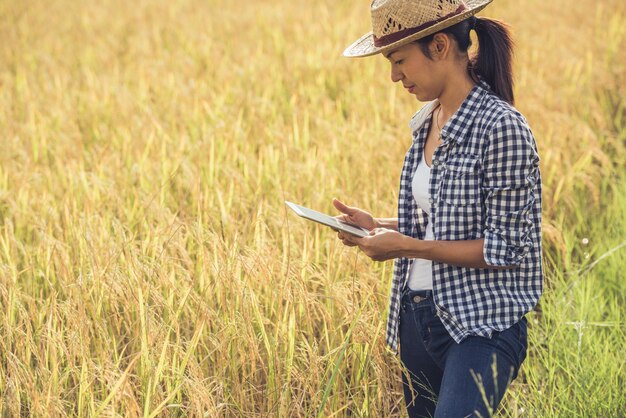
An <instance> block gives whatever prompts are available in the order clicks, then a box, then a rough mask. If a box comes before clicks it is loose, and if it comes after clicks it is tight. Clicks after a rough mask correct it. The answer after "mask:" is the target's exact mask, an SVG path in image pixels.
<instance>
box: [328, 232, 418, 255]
mask: <svg viewBox="0 0 626 418" xmlns="http://www.w3.org/2000/svg"><path fill="white" fill-rule="evenodd" d="M337 235H338V236H339V239H341V241H342V242H343V243H344V244H346V245H348V246H351V247H353V246H355V245H358V246H359V248H360V249H361V251H363V253H365V255H367V256H368V257H369V258H371V259H372V260H374V261H386V260H391V259H393V258H398V257H402V254H403V249H404V247H403V244H404V243H405V240H406V238H407V237H406V236H405V235H403V234H401V233H399V232H398V231H394V230H391V229H385V228H375V229H373V230H371V231H370V234H369V236H367V237H363V238H359V237H356V236H354V235H350V234H348V233H346V232H343V231H339V232H338V233H337Z"/></svg>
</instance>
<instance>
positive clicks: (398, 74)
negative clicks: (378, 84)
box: [391, 67, 404, 83]
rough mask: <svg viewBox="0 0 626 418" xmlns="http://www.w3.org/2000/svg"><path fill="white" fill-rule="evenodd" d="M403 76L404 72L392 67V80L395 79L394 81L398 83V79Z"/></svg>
mask: <svg viewBox="0 0 626 418" xmlns="http://www.w3.org/2000/svg"><path fill="white" fill-rule="evenodd" d="M402 78H404V76H403V75H402V72H400V71H396V70H394V68H393V67H392V68H391V81H393V82H394V83H397V82H398V81H400V80H402Z"/></svg>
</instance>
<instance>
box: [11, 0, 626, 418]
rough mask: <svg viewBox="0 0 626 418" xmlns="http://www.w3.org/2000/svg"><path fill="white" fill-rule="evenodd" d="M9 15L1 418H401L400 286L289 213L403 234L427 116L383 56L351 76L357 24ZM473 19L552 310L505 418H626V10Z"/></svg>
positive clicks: (212, 4)
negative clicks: (391, 345)
mask: <svg viewBox="0 0 626 418" xmlns="http://www.w3.org/2000/svg"><path fill="white" fill-rule="evenodd" d="M0 15H1V16H4V19H1V20H0V138H1V139H0V145H1V147H0V149H1V151H2V152H1V153H0V337H1V338H0V411H2V414H3V415H6V416H16V415H31V416H66V415H69V416H96V415H104V416H118V415H123V416H139V415H143V416H170V415H171V416H180V415H189V416H203V415H204V416H210V417H213V416H268V415H269V416H305V415H316V416H348V415H350V416H354V415H356V416H397V415H400V414H403V407H402V404H403V400H402V395H401V390H400V378H399V372H398V370H399V369H398V363H397V360H396V359H394V358H393V356H391V355H390V354H389V353H388V352H386V350H385V349H384V346H383V342H384V341H383V340H384V338H383V333H384V319H385V309H386V301H387V296H386V295H387V290H388V286H389V280H390V273H391V263H381V264H372V263H370V262H369V261H368V260H367V259H366V258H364V257H363V256H359V255H358V254H357V253H356V252H355V251H352V250H350V249H346V248H344V247H342V246H341V245H340V243H338V242H337V241H336V240H335V239H334V236H333V234H332V233H331V232H330V231H327V230H325V229H321V228H315V227H313V226H311V225H310V224H308V223H304V222H301V221H300V220H298V219H296V218H294V217H292V216H290V215H289V214H288V213H287V212H286V210H285V208H284V205H283V203H282V202H283V200H285V199H288V200H295V201H299V202H303V203H306V204H307V205H308V206H311V207H314V208H318V209H320V210H328V211H330V210H331V204H330V202H331V199H332V197H334V196H337V197H341V198H343V199H344V200H345V201H347V202H348V203H351V204H355V205H359V206H361V207H363V208H367V209H369V210H371V211H372V212H373V213H375V214H377V215H378V216H393V214H394V213H395V207H396V193H397V184H398V178H399V174H400V173H399V171H400V166H401V163H402V158H403V156H404V152H405V151H406V149H407V147H408V144H409V142H407V141H409V139H408V138H409V136H408V129H407V127H406V123H407V121H408V118H409V117H410V116H411V114H412V113H413V112H414V111H415V109H416V108H417V107H418V104H416V103H415V102H414V101H413V100H412V99H411V98H410V97H407V95H406V94H402V92H401V91H400V88H399V87H398V86H392V85H391V83H390V81H389V77H388V68H387V66H386V64H385V62H384V60H383V59H382V58H381V59H369V60H346V59H343V58H341V57H340V52H341V51H342V49H343V47H344V46H345V45H347V44H348V43H349V42H350V41H351V40H352V39H353V38H355V37H356V36H359V35H360V34H361V33H362V32H363V31H365V30H366V29H367V26H368V23H369V16H368V7H367V4H366V3H363V4H361V5H360V6H359V7H356V5H354V4H353V2H345V1H344V2H329V1H323V2H308V1H303V0H295V1H290V2H289V1H275V2H269V1H265V0H262V1H255V2H243V3H241V2H240V3H233V2H227V1H224V0H211V1H208V2H206V1H199V0H185V1H183V0H175V1H157V0H154V1H147V0H140V1H138V2H130V3H129V2H122V1H119V0H111V1H105V2H96V1H93V0H86V1H81V2H71V1H68V0H53V1H50V2H43V1H41V0H24V1H20V2H15V1H13V2H11V1H5V2H0ZM487 15H489V16H494V17H498V18H502V19H504V20H506V21H508V22H510V23H511V24H512V26H513V28H514V30H515V35H516V40H517V45H518V49H517V59H516V70H517V80H518V82H517V96H518V107H519V108H520V109H521V110H522V112H524V113H525V115H526V116H527V118H528V119H529V121H530V122H531V125H532V126H533V129H534V132H535V135H536V137H537V140H538V143H539V148H540V153H541V156H542V172H543V178H544V190H545V194H544V202H545V206H544V217H545V223H544V231H545V235H544V239H545V243H546V245H545V248H546V268H547V274H548V277H547V280H548V286H547V292H546V295H545V297H544V298H543V299H542V303H541V310H540V312H535V313H532V314H530V317H531V328H530V330H531V331H530V332H531V345H532V349H531V352H530V354H529V359H528V361H527V363H526V364H525V366H524V368H523V370H522V373H521V375H520V377H519V379H518V381H517V382H516V383H515V384H514V386H513V388H512V390H511V391H510V392H509V394H508V395H507V398H506V401H505V406H506V408H505V410H504V411H503V415H506V416H528V417H534V416H555V417H556V416H594V415H595V416H607V417H608V416H618V415H619V414H620V413H623V410H624V406H625V404H626V402H625V399H626V392H625V389H624V385H623V382H624V379H625V377H626V376H625V375H626V372H625V370H624V367H625V366H624V359H623V357H624V356H623V348H622V346H623V342H624V340H625V337H626V335H625V328H624V317H625V314H626V312H625V310H624V306H625V304H626V300H624V294H625V290H626V289H625V283H624V273H623V270H624V263H623V261H622V260H623V258H624V251H626V249H625V248H624V247H620V245H622V244H623V240H624V236H625V235H626V234H625V232H626V224H625V222H626V221H625V216H624V215H625V214H626V198H625V197H624V193H623V191H624V187H625V185H626V176H625V175H624V169H625V166H624V161H626V159H625V157H626V150H625V149H624V148H625V143H626V112H625V106H626V104H625V102H624V97H626V87H625V86H626V65H625V63H626V45H625V40H626V25H624V23H623V22H624V21H625V20H626V6H625V5H624V2H623V1H619V0H610V1H604V2H592V1H588V0H584V1H581V2H578V3H576V4H572V3H569V2H564V1H563V0H555V1H551V2H545V1H538V0H527V1H525V2H522V3H520V2H513V1H505V0H500V1H499V2H496V3H495V4H493V5H492V6H491V7H490V8H489V9H488V13H487ZM583 237H586V238H588V239H589V244H587V245H583V244H581V239H582V238H583ZM612 250H613V252H610V251H612ZM604 254H606V256H604V257H603V255H604ZM596 260H597V261H598V262H597V263H596V264H593V263H594V261H596Z"/></svg>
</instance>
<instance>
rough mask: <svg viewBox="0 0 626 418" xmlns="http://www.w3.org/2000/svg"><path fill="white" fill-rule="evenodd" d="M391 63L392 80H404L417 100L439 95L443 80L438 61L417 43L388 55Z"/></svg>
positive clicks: (422, 100) (406, 87) (434, 97)
mask: <svg viewBox="0 0 626 418" xmlns="http://www.w3.org/2000/svg"><path fill="white" fill-rule="evenodd" d="M386 57H387V59H388V60H389V62H390V63H391V81H393V82H394V83H395V82H398V81H400V82H402V85H403V86H404V88H405V89H406V90H407V91H408V92H409V93H410V94H414V95H415V97H416V98H417V100H419V101H421V102H426V101H430V100H434V99H436V98H437V97H439V95H440V93H441V80H440V77H438V76H437V74H438V73H439V71H437V69H438V68H437V62H436V61H433V60H431V59H429V58H428V57H427V56H426V55H424V53H423V52H422V49H421V48H420V46H419V45H418V44H416V43H410V44H407V45H403V46H401V47H400V48H398V49H395V50H393V51H391V52H390V53H388V54H387V55H386Z"/></svg>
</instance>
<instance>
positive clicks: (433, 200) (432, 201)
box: [428, 197, 435, 205]
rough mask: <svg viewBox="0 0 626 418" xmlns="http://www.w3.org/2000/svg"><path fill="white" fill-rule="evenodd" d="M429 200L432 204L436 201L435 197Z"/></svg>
mask: <svg viewBox="0 0 626 418" xmlns="http://www.w3.org/2000/svg"><path fill="white" fill-rule="evenodd" d="M428 201H429V202H430V204H431V205H432V204H433V203H435V199H433V198H432V197H431V198H430V199H428Z"/></svg>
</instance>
